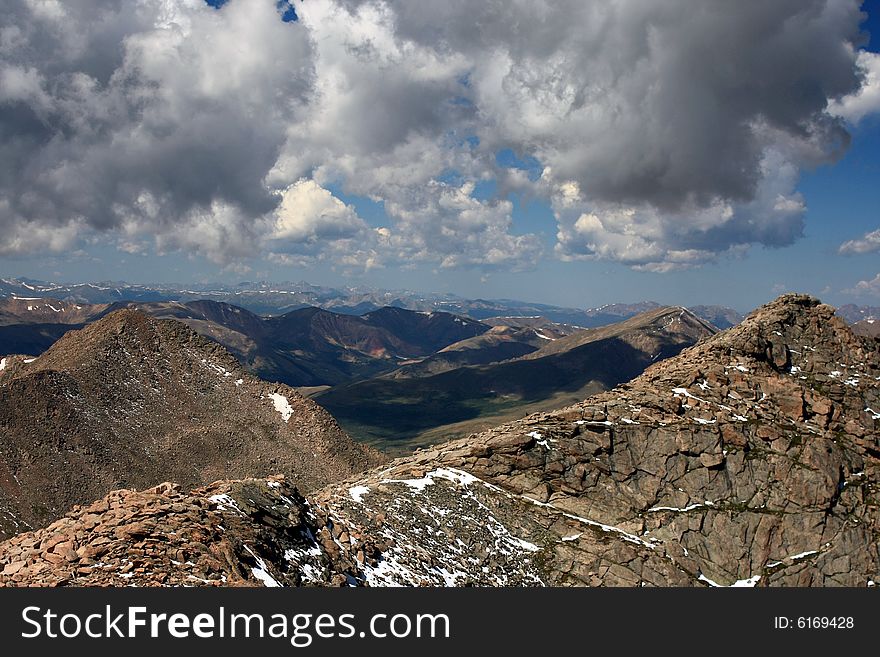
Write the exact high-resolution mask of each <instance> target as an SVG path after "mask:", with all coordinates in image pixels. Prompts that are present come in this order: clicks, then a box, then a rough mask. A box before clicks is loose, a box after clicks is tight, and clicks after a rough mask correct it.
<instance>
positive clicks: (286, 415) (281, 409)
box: [269, 392, 293, 422]
mask: <svg viewBox="0 0 880 657" xmlns="http://www.w3.org/2000/svg"><path fill="white" fill-rule="evenodd" d="M269 398H270V399H271V400H272V403H273V404H275V410H276V411H278V413H279V414H280V415H281V419H282V420H284V421H285V422H288V421H289V420H290V416H291V415H293V407H292V406H291V405H290V401H288V399H287V397H285V396H284V395H280V394H278V393H277V392H273V393H272V394H271V395H269Z"/></svg>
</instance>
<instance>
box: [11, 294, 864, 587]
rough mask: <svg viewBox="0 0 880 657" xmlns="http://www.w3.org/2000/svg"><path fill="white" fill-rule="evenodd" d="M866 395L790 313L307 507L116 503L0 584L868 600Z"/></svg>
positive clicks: (17, 561) (275, 484)
mask: <svg viewBox="0 0 880 657" xmlns="http://www.w3.org/2000/svg"><path fill="white" fill-rule="evenodd" d="M878 381H880V350H878V346H877V343H876V341H873V340H868V339H865V338H861V337H859V336H856V335H854V334H853V333H852V331H851V330H850V328H849V327H848V326H847V325H846V324H845V322H844V321H843V320H842V319H840V318H839V317H835V315H834V309H833V308H831V307H830V306H825V305H823V304H820V303H819V302H818V301H817V300H815V299H812V298H810V297H805V296H799V295H786V296H783V297H781V298H779V299H777V300H776V301H774V302H772V303H770V304H768V305H766V306H764V307H762V308H760V309H758V310H757V311H755V312H754V313H753V314H751V315H750V316H749V317H748V318H747V319H746V320H744V321H743V322H742V323H741V324H740V325H738V326H736V327H734V328H732V329H729V330H727V331H724V332H721V333H718V334H716V335H714V336H712V337H710V338H708V339H705V340H703V341H701V342H700V343H699V344H697V345H695V346H693V347H690V348H688V349H685V350H684V351H682V352H681V353H680V354H679V355H677V356H674V357H671V358H669V359H667V360H665V361H661V362H659V363H657V364H655V365H653V366H652V367H650V368H649V369H647V370H646V371H645V372H644V373H643V374H642V375H641V376H639V377H637V378H636V379H634V380H632V381H630V382H629V383H627V384H624V385H621V386H619V387H617V388H616V389H614V390H611V391H608V392H604V393H602V394H599V395H596V396H594V397H591V398H588V399H586V400H584V401H581V402H579V403H577V404H574V405H572V406H569V407H566V408H562V409H560V410H557V411H553V412H548V413H539V414H535V415H532V416H529V417H527V418H524V419H522V420H519V421H516V422H511V423H508V424H505V425H502V426H499V427H496V428H494V429H491V430H488V431H485V432H482V433H480V434H477V435H472V436H469V437H468V438H466V439H463V440H458V441H453V442H450V443H445V444H443V445H441V446H439V447H434V448H431V449H428V450H421V451H418V452H416V453H414V454H412V455H410V456H407V457H404V458H401V459H398V460H396V461H394V462H393V463H391V464H390V465H386V466H383V467H382V468H381V469H378V468H377V469H374V470H371V471H369V472H367V473H365V474H361V475H358V476H355V477H352V478H350V479H348V480H346V481H342V482H337V483H333V484H330V485H328V486H327V487H325V488H323V489H321V490H319V491H317V492H316V493H314V494H312V495H310V496H308V499H303V498H302V497H301V496H299V495H298V494H297V493H296V491H295V490H294V489H293V482H290V481H289V480H279V479H262V480H246V481H241V482H218V483H216V484H214V485H213V486H212V487H209V488H206V489H205V488H203V489H198V490H196V491H194V492H193V493H190V494H183V493H180V492H179V491H178V490H176V489H175V488H174V487H172V486H170V485H168V486H162V487H159V488H156V489H152V490H149V491H145V492H143V493H136V492H131V491H119V492H116V493H112V494H111V495H109V496H108V497H107V498H104V499H103V500H100V501H99V502H97V503H96V504H94V505H92V506H90V507H86V508H82V509H78V510H75V511H74V512H72V513H71V514H70V515H68V516H67V517H66V518H64V519H62V520H60V521H58V522H57V523H55V524H54V525H53V526H52V527H50V528H48V529H46V530H41V531H39V532H28V533H26V534H22V535H20V536H17V537H15V538H14V539H12V540H10V541H6V542H5V543H3V544H0V568H2V574H0V583H3V584H7V585H35V584H76V585H93V584H105V583H113V584H130V585H154V584H181V583H192V584H205V585H211V584H213V585H222V584H237V585H242V584H244V585H254V586H259V585H276V584H280V585H298V584H318V585H361V584H366V585H370V586H383V585H412V586H423V585H433V586H451V585H455V586H462V585H468V584H477V585H535V586H539V585H575V586H703V587H707V586H708V587H712V586H738V587H751V586H854V587H865V586H869V587H870V586H875V585H876V582H877V581H878V577H880V560H878V552H877V549H876V546H877V543H878V538H880V507H878V504H877V493H878V483H880V482H878V479H880V444H878V435H880V433H878V429H880V413H877V412H876V410H874V409H877V407H878V406H880V383H878ZM220 526H223V527H224V528H229V529H228V531H221V530H220V529H219V527H220ZM172 532H174V533H173V534H172ZM164 536H168V539H167V540H161V539H160V537H164ZM132 541H137V543H136V545H137V546H139V547H137V548H132ZM134 550H137V557H136V560H137V562H136V563H133V561H135V559H133V558H132V554H133V552H134ZM184 559H186V560H187V561H185V560H184Z"/></svg>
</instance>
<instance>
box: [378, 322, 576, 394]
mask: <svg viewBox="0 0 880 657" xmlns="http://www.w3.org/2000/svg"><path fill="white" fill-rule="evenodd" d="M482 323H483V324H487V325H490V326H492V328H491V329H489V330H488V331H486V332H485V333H481V334H480V335H476V336H474V337H472V338H467V339H465V340H459V341H458V342H454V343H453V344H451V345H449V346H448V347H444V348H443V349H440V350H439V351H437V352H436V353H434V354H432V355H430V356H428V357H427V358H422V359H418V360H415V361H414V362H411V363H407V364H404V365H402V366H401V367H399V368H397V369H396V370H394V371H393V372H389V373H388V374H384V375H382V376H383V377H385V378H391V379H407V378H412V377H421V376H431V375H433V374H439V373H441V372H447V371H449V370H454V369H457V368H459V367H463V366H465V365H486V364H489V363H497V362H500V361H503V360H510V359H512V358H517V357H519V356H524V355H526V354H530V353H532V352H534V351H537V350H538V349H540V348H541V347H542V346H543V345H544V344H546V342H547V341H548V340H557V339H559V338H561V337H563V336H566V335H570V334H571V333H573V332H574V331H575V330H579V327H572V326H570V325H569V324H557V323H555V322H551V321H549V320H547V319H545V318H543V317H537V318H531V317H492V318H489V319H486V320H483V322H482Z"/></svg>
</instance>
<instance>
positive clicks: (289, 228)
mask: <svg viewBox="0 0 880 657" xmlns="http://www.w3.org/2000/svg"><path fill="white" fill-rule="evenodd" d="M275 218H276V220H275V226H274V229H273V231H272V233H271V234H270V239H272V240H280V241H289V242H292V243H294V244H298V243H302V242H309V243H313V242H316V241H318V240H322V239H337V238H346V237H354V236H355V235H357V234H358V233H359V232H362V231H364V230H366V228H367V225H366V224H365V223H364V222H363V220H362V219H361V218H360V217H358V216H357V212H355V210H354V208H352V207H351V206H349V205H346V204H345V203H343V202H342V201H340V200H339V199H338V198H336V197H335V196H333V194H331V193H330V192H329V191H328V190H326V189H324V188H323V187H321V186H320V185H318V184H317V183H315V181H313V180H305V179H302V180H298V181H297V182H296V183H294V184H293V185H291V186H290V187H288V188H287V189H285V190H284V191H283V192H282V193H281V204H280V205H279V206H278V209H277V210H276V212H275Z"/></svg>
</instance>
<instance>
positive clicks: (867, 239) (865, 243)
mask: <svg viewBox="0 0 880 657" xmlns="http://www.w3.org/2000/svg"><path fill="white" fill-rule="evenodd" d="M877 251H880V228H878V229H877V230H872V231H871V232H869V233H865V234H864V235H863V236H862V237H860V238H859V239H855V240H848V241H846V242H844V243H843V244H841V245H840V247H839V248H838V249H837V252H838V253H840V254H841V255H856V254H862V253H876V252H877Z"/></svg>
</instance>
